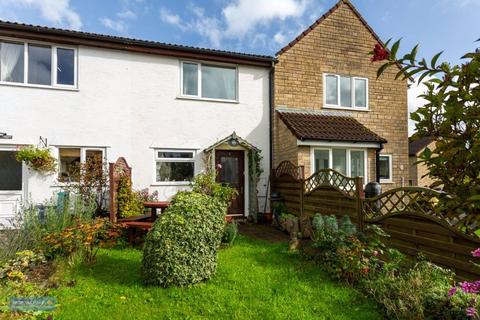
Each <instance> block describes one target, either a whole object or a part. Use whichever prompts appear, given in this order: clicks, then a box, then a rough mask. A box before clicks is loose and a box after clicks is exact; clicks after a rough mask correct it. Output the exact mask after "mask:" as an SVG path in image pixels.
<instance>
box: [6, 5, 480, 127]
mask: <svg viewBox="0 0 480 320" xmlns="http://www.w3.org/2000/svg"><path fill="white" fill-rule="evenodd" d="M351 1H352V3H353V4H354V5H355V6H356V7H357V9H358V10H359V11H360V13H361V14H362V15H363V17H364V18H365V19H366V20H367V22H368V23H369V24H370V26H371V27H372V28H373V29H374V30H375V31H376V33H377V34H378V35H379V36H380V38H382V39H383V40H387V39H389V38H394V39H398V38H403V41H402V43H403V45H402V49H403V50H402V49H401V53H402V51H403V52H405V50H410V49H411V48H412V47H413V46H414V45H415V44H417V43H420V45H421V47H420V50H419V56H420V57H426V58H427V59H428V58H431V57H432V56H433V55H434V54H436V53H437V52H439V51H442V50H444V51H445V52H444V54H443V56H442V58H441V60H442V61H448V62H451V63H459V62H460V61H461V60H460V57H461V56H462V55H463V54H464V53H465V52H467V51H473V50H475V48H477V47H480V42H477V43H475V40H477V39H478V38H480V29H479V22H480V0H351ZM336 2H337V0H209V1H207V0H199V1H192V0H175V1H172V0H170V1H169V0H0V20H10V21H17V22H24V23H32V24H39V25H47V26H53V27H61V28H67V29H77V30H82V31H88V32H97V33H105V34H111V35H119V36H125V37H133V38H140V39H147V40H156V41H161V42H168V43H176V44H184V45H192V46H200V47H210V48H217V49H223V50H232V51H241V52H249V53H256V54H267V55H274V54H275V52H277V51H278V50H279V49H280V48H282V47H283V46H284V45H285V44H287V43H288V42H290V41H291V40H293V39H294V38H295V37H296V36H297V35H298V34H299V33H301V32H302V31H303V30H304V29H305V28H307V27H308V26H309V25H310V24H311V23H312V22H314V21H315V20H316V19H318V18H319V17H320V16H321V15H323V14H324V13H325V12H326V11H327V10H328V9H330V8H331V7H332V6H333V5H334V4H335V3H336ZM423 91H424V87H423V85H420V86H416V85H414V86H412V87H411V88H410V90H409V92H408V105H409V106H408V107H409V110H410V111H414V110H415V109H416V108H418V106H419V105H421V104H422V103H423V101H422V100H421V99H418V98H417V96H418V95H419V94H421V93H422V92H423ZM413 128H414V124H413V122H411V121H410V123H409V131H410V133H412V132H413Z"/></svg>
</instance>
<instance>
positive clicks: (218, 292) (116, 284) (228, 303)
mask: <svg viewBox="0 0 480 320" xmlns="http://www.w3.org/2000/svg"><path fill="white" fill-rule="evenodd" d="M285 250H286V245H285V244H284V243H276V244H271V243H268V242H265V241H259V240H254V239H251V238H247V237H245V236H241V235H240V236H238V238H237V239H236V240H235V245H234V246H231V247H227V248H225V249H222V250H220V252H219V254H218V272H217V275H216V276H215V277H214V278H213V279H212V280H211V281H208V282H206V283H202V284H198V285H193V286H189V287H181V288H178V287H171V288H167V289H164V288H159V287H155V286H147V287H145V286H142V285H141V279H140V277H139V273H138V270H139V268H140V264H141V263H140V261H141V258H142V253H141V252H140V251H138V250H134V249H126V250H110V249H108V250H100V252H99V253H98V257H97V263H96V264H95V265H94V266H92V267H89V266H84V265H79V266H78V268H77V269H75V271H74V273H73V277H74V280H75V283H76V285H75V286H73V287H67V286H62V287H61V288H60V289H59V290H55V291H54V292H52V293H51V295H53V296H55V297H57V299H58V302H59V303H60V307H59V308H58V309H57V312H56V313H55V314H54V315H53V318H54V319H69V320H76V319H78V320H80V319H81V320H83V319H98V320H107V319H108V320H110V319H112V317H115V316H116V318H119V319H131V318H135V319H139V320H141V319H152V317H153V318H156V319H245V320H249V319H251V320H253V319H319V318H320V319H332V320H341V319H355V320H377V319H383V317H382V315H381V314H380V312H379V310H378V308H377V306H376V305H375V303H373V302H372V301H370V300H368V299H366V298H365V297H364V296H363V295H362V294H360V293H359V292H358V291H356V290H354V289H352V288H349V287H348V286H344V285H339V284H338V283H335V282H332V281H331V280H330V279H328V277H327V276H326V275H325V273H324V272H323V271H322V270H321V268H318V264H317V263H316V262H315V261H305V260H302V259H299V257H298V254H287V253H286V251H285ZM260 302H268V303H260ZM269 302H274V303H269ZM86 306H88V307H86Z"/></svg>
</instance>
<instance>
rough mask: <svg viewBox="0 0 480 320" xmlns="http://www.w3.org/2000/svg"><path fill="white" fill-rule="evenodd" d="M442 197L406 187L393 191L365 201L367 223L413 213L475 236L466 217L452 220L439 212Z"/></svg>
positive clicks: (430, 190)
mask: <svg viewBox="0 0 480 320" xmlns="http://www.w3.org/2000/svg"><path fill="white" fill-rule="evenodd" d="M441 196H442V194H441V193H440V192H437V191H435V190H432V189H428V188H421V187H404V188H396V189H392V190H390V191H387V192H385V193H383V194H381V195H380V196H378V197H376V198H369V199H365V200H364V202H363V208H364V214H365V221H366V222H375V221H380V220H382V219H383V218H385V217H388V216H392V215H397V214H401V213H411V214H415V215H417V216H425V217H429V218H433V219H435V220H437V221H438V222H439V223H442V224H445V225H447V226H449V227H451V228H452V229H453V230H456V231H459V232H461V233H465V234H468V235H472V236H474V235H475V234H474V231H475V230H473V229H472V230H468V229H469V228H465V219H466V216H465V215H458V216H456V217H453V218H452V217H448V216H447V215H446V214H445V213H444V212H442V211H440V210H439V208H438V206H437V204H438V200H439V198H440V197H441Z"/></svg>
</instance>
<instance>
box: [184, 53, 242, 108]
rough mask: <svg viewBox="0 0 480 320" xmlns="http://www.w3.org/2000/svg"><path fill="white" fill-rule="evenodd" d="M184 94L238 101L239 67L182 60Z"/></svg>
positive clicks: (186, 95)
mask: <svg viewBox="0 0 480 320" xmlns="http://www.w3.org/2000/svg"><path fill="white" fill-rule="evenodd" d="M181 65H182V68H181V69H182V70H181V78H182V81H181V83H182V90H181V92H182V96H185V97H194V98H203V99H213V100H224V101H237V100H238V95H237V68H235V67H226V66H218V65H209V64H202V63H196V62H182V64H181Z"/></svg>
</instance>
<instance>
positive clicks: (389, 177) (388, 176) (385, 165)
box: [378, 154, 393, 183]
mask: <svg viewBox="0 0 480 320" xmlns="http://www.w3.org/2000/svg"><path fill="white" fill-rule="evenodd" d="M392 159H393V157H392V155H391V154H380V155H379V157H378V176H379V178H380V183H392V182H393V169H392V168H393V166H392Z"/></svg>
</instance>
